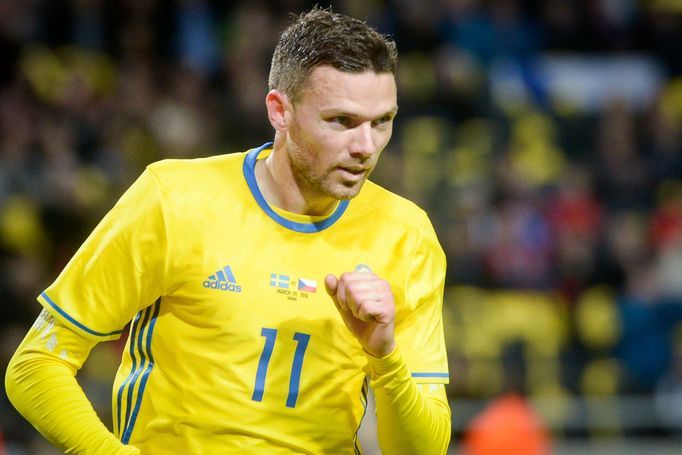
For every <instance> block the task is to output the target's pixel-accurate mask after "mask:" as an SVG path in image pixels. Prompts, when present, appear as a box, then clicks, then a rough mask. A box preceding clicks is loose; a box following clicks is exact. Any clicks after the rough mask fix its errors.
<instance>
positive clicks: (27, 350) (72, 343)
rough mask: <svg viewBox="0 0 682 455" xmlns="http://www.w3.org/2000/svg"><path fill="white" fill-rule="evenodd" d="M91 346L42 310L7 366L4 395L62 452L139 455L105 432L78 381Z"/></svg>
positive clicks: (83, 338) (135, 449)
mask: <svg viewBox="0 0 682 455" xmlns="http://www.w3.org/2000/svg"><path fill="white" fill-rule="evenodd" d="M95 344H96V341H93V340H90V339H88V338H85V337H83V336H81V335H80V334H79V333H76V332H74V331H72V330H70V329H69V328H68V327H66V326H64V325H62V324H61V323H60V322H59V321H57V320H55V318H54V316H52V315H49V314H48V313H47V311H46V310H43V311H42V312H41V314H40V315H39V316H38V319H37V320H36V322H35V324H34V325H33V327H31V329H30V330H29V332H28V334H27V335H26V337H25V338H24V341H23V342H22V343H21V345H20V346H19V347H18V348H17V351H16V352H15V354H14V356H13V357H12V359H11V360H10V362H9V364H8V366H7V371H6V376H5V388H6V391H7V396H8V398H9V399H10V400H11V402H12V404H13V405H14V406H15V407H16V409H17V410H18V411H19V412H20V413H21V414H22V415H23V416H24V417H25V418H26V419H27V420H28V421H29V422H30V423H31V424H32V425H33V426H34V427H35V428H36V429H37V430H39V431H40V432H41V433H42V434H43V435H44V436H45V437H46V438H47V439H48V440H49V441H50V442H51V443H52V444H54V445H55V446H57V447H58V448H60V449H62V450H63V451H64V452H65V453H80V454H102V453H106V454H112V455H126V454H139V453H140V451H139V450H138V449H137V448H135V447H133V446H126V445H123V444H122V443H121V441H119V440H118V439H116V437H115V436H114V435H113V434H112V433H111V432H110V431H109V430H108V429H107V428H106V426H105V425H104V424H103V423H102V421H101V420H100V419H99V416H98V415H97V413H96V412H95V410H94V409H93V407H92V405H91V404H90V402H89V401H88V399H87V397H86V395H85V393H84V392H83V389H81V387H80V385H79V384H78V382H77V381H76V378H75V375H76V371H77V370H78V369H79V368H80V367H81V365H82V364H83V362H84V361H85V359H86V358H87V356H88V354H89V353H90V350H91V349H92V348H93V346H95Z"/></svg>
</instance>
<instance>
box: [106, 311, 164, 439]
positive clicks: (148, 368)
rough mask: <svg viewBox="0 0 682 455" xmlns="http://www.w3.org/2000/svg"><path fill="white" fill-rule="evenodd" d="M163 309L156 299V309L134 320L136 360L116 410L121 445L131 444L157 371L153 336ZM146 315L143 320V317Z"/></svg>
mask: <svg viewBox="0 0 682 455" xmlns="http://www.w3.org/2000/svg"><path fill="white" fill-rule="evenodd" d="M160 308H161V302H160V301H159V300H157V301H156V303H155V304H154V305H153V306H151V307H148V308H147V309H145V310H142V311H140V312H139V313H138V315H137V317H136V318H135V323H134V325H133V330H132V331H131V333H130V355H131V357H132V358H133V366H132V368H131V372H130V375H129V376H128V377H127V378H126V380H125V381H124V382H123V384H122V385H121V387H120V388H119V391H118V397H119V400H118V409H117V413H118V419H119V422H118V428H119V432H120V433H121V434H120V437H121V442H122V443H124V444H128V442H129V441H130V437H131V435H132V432H133V428H134V427H135V421H136V420H137V415H138V413H139V411H140V406H141V405H142V396H143V395H144V390H145V388H146V386H147V380H148V379H149V375H150V374H151V372H152V369H153V368H154V356H153V355H152V336H153V334H154V326H155V325H156V320H157V317H158V315H159V309H160ZM143 312H144V317H142V316H141V315H142V313H143ZM152 313H153V314H152ZM140 317H142V324H141V326H140V328H139V331H138V332H137V334H135V330H136V329H137V323H138V322H139V320H140ZM135 338H136V339H135ZM136 352H137V353H139V355H140V364H139V365H138V366H137V367H136V365H135V359H136V355H135V353H136ZM126 386H127V387H128V395H127V399H126V402H125V406H126V412H125V418H124V420H123V421H121V414H122V412H121V397H122V396H123V391H124V389H125V388H126ZM136 387H137V398H136V399H135V405H134V406H133V393H134V390H135V388H136ZM121 428H122V430H121Z"/></svg>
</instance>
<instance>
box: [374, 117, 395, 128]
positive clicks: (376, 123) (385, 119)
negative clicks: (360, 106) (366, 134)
mask: <svg viewBox="0 0 682 455" xmlns="http://www.w3.org/2000/svg"><path fill="white" fill-rule="evenodd" d="M391 120H392V119H391V117H390V116H388V115H387V116H385V117H381V118H379V119H376V120H374V122H372V123H373V124H374V126H379V125H385V124H387V123H391Z"/></svg>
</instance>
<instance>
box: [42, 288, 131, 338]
mask: <svg viewBox="0 0 682 455" xmlns="http://www.w3.org/2000/svg"><path fill="white" fill-rule="evenodd" d="M40 296H41V297H42V298H44V299H45V301H46V302H47V303H48V304H50V306H51V307H52V308H54V309H55V311H57V313H59V314H60V315H62V316H63V317H64V318H65V319H66V320H67V321H69V322H70V323H71V324H73V325H75V326H76V327H78V328H79V329H81V330H82V331H84V332H87V333H89V334H90V335H95V336H98V337H109V336H112V335H120V334H121V333H122V332H123V329H121V330H114V331H113V332H109V333H104V332H97V331H96V330H92V329H91V328H89V327H87V326H85V325H83V324H81V323H80V322H78V321H76V320H75V319H74V318H73V317H71V316H70V315H69V314H68V313H67V312H66V311H64V310H63V309H61V308H60V307H59V305H57V304H56V303H55V302H54V300H52V299H51V298H50V297H49V296H48V295H47V293H46V292H42V293H41V294H40Z"/></svg>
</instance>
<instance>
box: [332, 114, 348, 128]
mask: <svg viewBox="0 0 682 455" xmlns="http://www.w3.org/2000/svg"><path fill="white" fill-rule="evenodd" d="M331 121H332V122H333V123H338V124H339V125H342V126H351V125H352V121H351V119H350V117H345V116H339V117H332V118H331Z"/></svg>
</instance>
